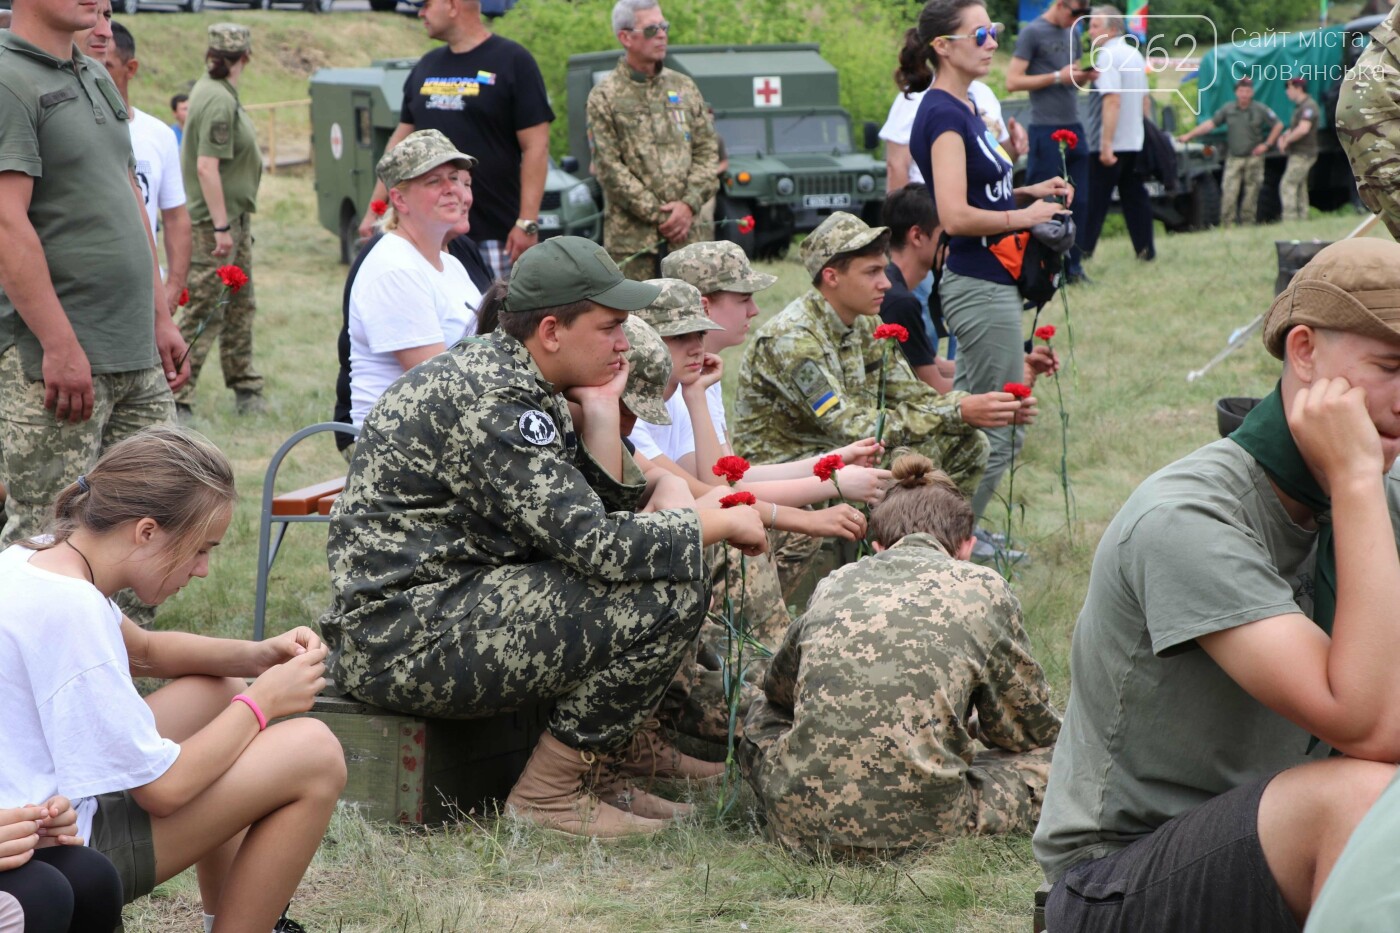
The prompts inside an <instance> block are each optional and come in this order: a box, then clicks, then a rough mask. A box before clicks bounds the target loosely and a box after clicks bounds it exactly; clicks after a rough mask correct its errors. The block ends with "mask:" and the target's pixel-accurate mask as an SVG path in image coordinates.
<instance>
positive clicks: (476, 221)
mask: <svg viewBox="0 0 1400 933" xmlns="http://www.w3.org/2000/svg"><path fill="white" fill-rule="evenodd" d="M399 119H400V120H401V121H402V122H404V123H411V124H413V128H414V129H415V130H439V131H441V132H442V133H443V135H445V136H446V137H447V138H448V139H450V140H452V143H453V145H455V146H456V147H457V148H458V149H460V150H461V151H462V152H465V153H466V154H467V155H470V156H473V157H475V158H476V160H477V165H476V168H475V169H473V170H472V210H471V224H472V226H471V237H472V239H474V240H476V241H477V242H478V243H479V242H482V241H483V240H504V239H505V238H506V236H507V235H508V234H509V233H510V228H511V227H512V226H513V225H514V224H515V219H516V218H517V217H519V216H520V143H519V141H518V140H517V139H516V135H515V134H516V132H517V131H519V130H523V129H525V128H526V127H531V126H536V125H538V124H540V123H549V122H551V121H553V120H554V111H553V110H552V109H551V108H550V106H549V98H548V95H547V94H546V93H545V89H544V78H542V77H541V76H540V69H539V66H538V65H536V64H535V60H534V58H532V57H531V56H530V53H529V52H527V51H526V50H525V48H524V47H523V46H521V45H520V44H519V43H516V42H512V41H511V40H509V39H505V38H502V37H501V36H496V35H493V36H491V37H490V38H489V39H487V40H486V41H485V42H483V43H481V45H478V46H477V47H476V48H474V49H472V50H471V51H469V52H462V53H461V54H457V53H454V52H453V51H452V49H450V48H449V47H447V46H442V47H441V48H437V49H434V50H433V51H431V52H429V53H428V54H427V55H424V56H423V58H422V59H421V60H419V62H418V64H417V65H415V66H414V67H413V70H412V71H411V72H409V75H408V79H407V80H406V81H404V85H403V110H402V112H401V113H400V115H399Z"/></svg>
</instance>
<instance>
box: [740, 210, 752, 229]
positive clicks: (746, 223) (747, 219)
mask: <svg viewBox="0 0 1400 933" xmlns="http://www.w3.org/2000/svg"><path fill="white" fill-rule="evenodd" d="M753 228H754V219H753V215H752V214H745V215H744V216H743V217H740V218H739V232H740V233H752V232H753Z"/></svg>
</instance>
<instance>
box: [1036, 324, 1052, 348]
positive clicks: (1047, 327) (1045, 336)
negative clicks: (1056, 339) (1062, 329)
mask: <svg viewBox="0 0 1400 933" xmlns="http://www.w3.org/2000/svg"><path fill="white" fill-rule="evenodd" d="M1053 336H1055V325H1054V324H1042V325H1040V326H1039V327H1037V328H1036V329H1035V339H1037V340H1044V341H1045V342H1046V343H1049V342H1050V338H1051V337H1053Z"/></svg>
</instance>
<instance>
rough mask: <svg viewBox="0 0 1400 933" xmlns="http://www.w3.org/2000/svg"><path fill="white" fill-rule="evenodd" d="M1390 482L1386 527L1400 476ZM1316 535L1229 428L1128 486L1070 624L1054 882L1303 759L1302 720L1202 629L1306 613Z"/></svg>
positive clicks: (1047, 856)
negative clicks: (1227, 665) (1225, 660)
mask: <svg viewBox="0 0 1400 933" xmlns="http://www.w3.org/2000/svg"><path fill="white" fill-rule="evenodd" d="M1386 495H1387V498H1388V500H1389V502H1390V513H1391V521H1392V523H1393V524H1394V523H1396V522H1397V516H1400V480H1398V479H1397V476H1396V474H1394V473H1392V474H1391V476H1390V477H1389V478H1388V479H1387V481H1386ZM1316 542H1317V534H1316V532H1315V531H1309V530H1306V529H1304V528H1302V527H1300V526H1298V525H1296V524H1294V523H1293V521H1292V520H1291V519H1290V518H1289V517H1288V514H1287V512H1285V511H1284V508H1283V505H1282V503H1280V502H1279V498H1278V495H1277V494H1276V493H1275V492H1274V490H1273V487H1272V486H1271V485H1270V483H1269V481H1268V478H1267V477H1266V476H1265V475H1264V472H1263V470H1262V469H1260V467H1259V465H1258V463H1257V462H1256V461H1255V460H1254V458H1253V457H1251V456H1250V455H1249V454H1247V453H1246V452H1245V451H1244V449H1243V448H1241V447H1240V446H1239V445H1238V444H1236V443H1235V442H1234V441H1232V440H1228V439H1227V440H1220V441H1216V442H1215V443H1213V444H1210V445H1207V446H1206V447H1202V448H1201V449H1200V450H1197V451H1196V452H1195V453H1193V454H1191V455H1190V456H1188V457H1185V458H1184V459H1182V460H1178V461H1177V462H1176V463H1173V464H1172V465H1170V466H1168V467H1166V468H1165V469H1163V470H1161V471H1159V472H1158V473H1156V474H1154V475H1152V476H1151V477H1149V478H1148V479H1147V480H1145V481H1144V482H1143V484H1142V485H1141V486H1139V487H1138V489H1137V490H1136V491H1135V492H1134V493H1133V494H1132V495H1131V496H1130V497H1129V498H1128V501H1127V502H1126V503H1125V504H1124V505H1123V508H1122V509H1121V510H1120V511H1119V513H1118V515H1117V516H1116V517H1115V518H1114V519H1113V521H1112V523H1111V524H1110V525H1109V527H1108V530H1107V531H1106V532H1105V533H1104V536H1103V538H1102V539H1101V540H1100V542H1099V547H1098V551H1097V553H1096V554H1095V555H1094V563H1093V567H1092V569H1091V571H1090V576H1089V592H1088V595H1087V597H1086V598H1085V601H1084V609H1083V611H1081V612H1080V614H1079V621H1078V623H1077V624H1076V625H1075V629H1074V639H1073V643H1072V646H1071V649H1070V682H1071V685H1072V686H1071V688H1070V697H1069V708H1068V709H1067V710H1066V712H1065V720H1064V726H1063V727H1062V728H1061V730H1060V738H1059V741H1058V742H1057V743H1056V746H1055V756H1054V763H1053V764H1052V765H1051V768H1050V784H1049V787H1048V788H1047V790H1046V795H1045V805H1044V807H1043V809H1042V811H1041V817H1040V825H1039V826H1038V827H1037V829H1036V833H1035V840H1034V847H1035V855H1036V858H1037V859H1038V860H1039V861H1040V864H1041V867H1042V868H1043V869H1044V870H1045V875H1046V877H1047V878H1048V879H1050V880H1052V881H1053V880H1057V879H1058V878H1059V877H1060V876H1061V875H1063V874H1064V873H1065V872H1066V871H1067V870H1068V869H1069V868H1071V867H1072V866H1074V865H1075V864H1077V863H1079V862H1082V861H1086V860H1088V859H1093V858H1100V857H1102V856H1105V855H1108V854H1109V853H1111V852H1113V851H1115V850H1117V849H1121V848H1123V847H1124V846H1127V845H1128V844H1129V843H1131V842H1133V841H1134V840H1136V839H1138V838H1140V837H1142V836H1145V835H1147V834H1148V833H1151V832H1152V831H1153V830H1155V829H1156V828H1157V827H1159V826H1161V825H1162V824H1163V823H1165V822H1167V821H1168V820H1170V819H1172V818H1173V817H1176V816H1179V815H1181V814H1183V813H1185V812H1187V811H1188V810H1192V809H1194V808H1195V807H1197V806H1199V805H1201V804H1203V803H1205V802H1206V801H1207V800H1210V799H1211V798H1212V797H1215V796H1217V795H1219V794H1222V793H1224V792H1225V791H1227V790H1230V789H1232V788H1234V787H1238V786H1240V785H1241V784H1244V783H1246V782H1248V781H1251V780H1255V779H1258V778H1261V777H1265V776H1267V775H1270V774H1273V773H1275V772H1277V771H1281V770H1283V769H1286V768H1290V767H1293V766H1294V765H1299V764H1302V763H1303V762H1305V761H1307V760H1308V755H1307V748H1308V745H1309V743H1310V736H1309V735H1308V733H1307V731H1306V730H1304V729H1303V728H1301V727H1299V726H1297V725H1294V724H1293V723H1291V722H1289V721H1288V720H1286V719H1284V718H1283V717H1282V716H1280V715H1278V714H1277V713H1274V712H1273V711H1271V710H1269V709H1268V708H1267V707H1265V706H1264V705H1263V704H1262V703H1260V702H1259V701H1258V700H1255V699H1254V698H1253V697H1251V696H1250V695H1249V694H1248V693H1246V692H1245V691H1244V689H1243V688H1242V687H1240V686H1239V685H1237V684H1236V683H1235V682H1234V681H1233V680H1232V679H1231V678H1230V677H1229V676H1228V675H1227V674H1226V673H1225V672H1224V671H1223V670H1222V669H1221V668H1220V667H1219V666H1218V665H1217V664H1216V663H1215V662H1214V661H1213V660H1211V658H1210V657H1209V655H1207V654H1206V653H1205V652H1204V651H1202V650H1201V649H1200V647H1199V646H1198V645H1197V643H1196V639H1197V638H1199V637H1201V636H1202V635H1208V634H1211V633H1213V632H1220V631H1225V630H1227V629H1230V628H1233V627H1235V626H1239V625H1245V624H1248V623H1250V622H1256V621H1259V620H1261V619H1268V618H1271V617H1273V616H1278V615H1285V614H1289V613H1303V614H1304V615H1311V612H1312V605H1313V601H1312V594H1313V564H1314V551H1315V546H1316ZM1327 751H1328V749H1327V747H1326V746H1324V745H1321V744H1319V745H1318V747H1317V748H1315V749H1314V750H1313V753H1312V756H1311V757H1313V758H1317V757H1322V756H1325V755H1326V754H1327Z"/></svg>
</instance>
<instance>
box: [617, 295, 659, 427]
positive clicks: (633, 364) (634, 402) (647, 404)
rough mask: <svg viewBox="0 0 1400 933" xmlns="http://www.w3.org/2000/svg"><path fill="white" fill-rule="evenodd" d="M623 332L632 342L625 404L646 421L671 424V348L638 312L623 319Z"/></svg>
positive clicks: (627, 353) (623, 397) (628, 362)
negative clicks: (668, 407) (668, 396)
mask: <svg viewBox="0 0 1400 933" xmlns="http://www.w3.org/2000/svg"><path fill="white" fill-rule="evenodd" d="M622 332H623V333H624V334H626V335H627V342H628V343H629V344H631V346H630V347H629V348H628V350H627V352H626V353H624V354H623V356H625V357H627V388H625V389H623V390H622V404H624V405H626V406H627V410H628V411H630V412H632V414H634V415H636V416H637V417H638V418H641V419H642V420H643V421H649V422H651V423H652V424H670V423H671V413H670V412H668V411H667V410H666V383H668V382H670V381H671V351H670V350H667V349H666V344H665V342H664V341H663V340H662V339H661V335H660V334H658V333H657V332H656V331H655V330H654V329H653V328H652V326H651V325H650V324H648V323H647V322H646V321H644V320H642V319H641V318H639V317H637V316H636V315H632V316H630V317H628V318H627V320H625V321H623V322H622Z"/></svg>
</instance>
